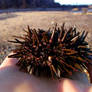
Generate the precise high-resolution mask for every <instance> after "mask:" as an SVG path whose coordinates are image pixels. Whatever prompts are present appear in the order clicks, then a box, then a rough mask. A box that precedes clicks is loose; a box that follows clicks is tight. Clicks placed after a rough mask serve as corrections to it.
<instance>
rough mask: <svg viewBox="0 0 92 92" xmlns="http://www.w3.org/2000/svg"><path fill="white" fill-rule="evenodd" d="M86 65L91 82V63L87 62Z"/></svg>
mask: <svg viewBox="0 0 92 92" xmlns="http://www.w3.org/2000/svg"><path fill="white" fill-rule="evenodd" d="M86 66H87V67H88V72H89V77H90V82H91V83H92V65H91V64H87V65H86Z"/></svg>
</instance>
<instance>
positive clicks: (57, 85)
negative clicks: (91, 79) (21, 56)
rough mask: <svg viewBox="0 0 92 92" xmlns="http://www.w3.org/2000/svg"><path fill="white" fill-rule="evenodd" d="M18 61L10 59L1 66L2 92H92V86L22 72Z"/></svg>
mask: <svg viewBox="0 0 92 92" xmlns="http://www.w3.org/2000/svg"><path fill="white" fill-rule="evenodd" d="M17 62H18V60H17V59H14V58H8V57H6V59H5V60H4V61H3V63H2V64H1V66H0V92H92V86H91V85H86V84H82V83H80V82H77V81H72V80H69V79H62V80H61V81H57V80H48V79H44V78H38V77H35V76H33V75H29V74H26V73H23V72H20V71H19V69H18V67H17V66H16V63H17Z"/></svg>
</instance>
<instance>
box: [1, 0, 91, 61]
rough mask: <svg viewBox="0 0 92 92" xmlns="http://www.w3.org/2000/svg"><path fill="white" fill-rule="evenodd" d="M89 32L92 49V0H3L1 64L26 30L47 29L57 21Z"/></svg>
mask: <svg viewBox="0 0 92 92" xmlns="http://www.w3.org/2000/svg"><path fill="white" fill-rule="evenodd" d="M63 22H65V23H66V28H69V27H71V26H75V27H76V28H77V30H78V31H80V32H82V31H84V30H85V31H88V32H89V33H88V36H87V38H86V40H87V41H88V43H89V47H90V48H92V37H91V36H92V0H0V63H2V61H3V60H4V58H5V56H7V55H8V53H10V52H11V49H13V48H15V45H14V44H12V43H9V42H8V40H13V39H14V38H13V37H12V36H13V35H22V34H24V31H23V29H27V25H29V26H30V28H36V29H38V28H41V29H42V28H43V29H45V30H48V29H49V27H51V26H53V24H54V23H58V25H59V26H61V25H62V23H63Z"/></svg>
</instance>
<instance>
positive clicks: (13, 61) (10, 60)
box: [0, 53, 18, 67]
mask: <svg viewBox="0 0 92 92" xmlns="http://www.w3.org/2000/svg"><path fill="white" fill-rule="evenodd" d="M12 54H14V53H10V54H9V55H12ZM17 62H18V59H16V58H8V56H7V57H6V58H5V60H4V61H3V62H2V64H1V65H0V67H7V66H15V65H16V63H17Z"/></svg>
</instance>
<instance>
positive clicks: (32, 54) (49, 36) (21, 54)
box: [9, 24, 92, 79]
mask: <svg viewBox="0 0 92 92" xmlns="http://www.w3.org/2000/svg"><path fill="white" fill-rule="evenodd" d="M86 36H87V32H85V31H83V32H82V33H80V32H77V31H76V28H72V27H71V28H70V29H68V30H67V29H65V27H64V24H63V25H62V26H61V27H57V26H55V27H54V28H53V29H49V30H48V31H45V30H41V29H38V31H36V30H35V29H30V28H29V26H28V31H26V34H25V35H24V36H23V37H18V36H16V39H15V41H11V42H14V43H18V46H17V48H16V49H15V50H14V52H15V54H13V55H11V56H9V57H13V58H18V60H19V61H18V63H17V65H18V66H19V68H20V70H21V71H24V72H27V73H29V74H34V75H36V76H44V77H48V78H54V79H58V78H62V77H67V76H70V75H72V73H73V72H76V71H80V72H83V69H86V70H88V67H87V64H92V61H91V58H90V57H89V56H90V55H91V54H92V52H91V51H90V49H89V48H88V46H87V45H88V43H87V42H86V41H85V38H86ZM18 38H19V39H21V40H19V39H18Z"/></svg>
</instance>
